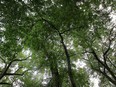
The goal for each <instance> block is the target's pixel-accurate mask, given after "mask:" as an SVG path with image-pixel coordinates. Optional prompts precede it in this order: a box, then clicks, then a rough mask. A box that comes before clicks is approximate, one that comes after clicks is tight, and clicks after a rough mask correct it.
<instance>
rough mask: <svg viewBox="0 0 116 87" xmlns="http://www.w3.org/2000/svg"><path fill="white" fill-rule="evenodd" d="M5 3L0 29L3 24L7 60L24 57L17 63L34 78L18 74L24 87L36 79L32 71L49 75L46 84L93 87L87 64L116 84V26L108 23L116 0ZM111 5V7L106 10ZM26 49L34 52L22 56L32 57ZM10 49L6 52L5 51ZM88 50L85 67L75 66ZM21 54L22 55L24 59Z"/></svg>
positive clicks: (57, 0) (64, 86)
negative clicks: (108, 10)
mask: <svg viewBox="0 0 116 87" xmlns="http://www.w3.org/2000/svg"><path fill="white" fill-rule="evenodd" d="M0 4H1V5H0V6H1V7H0V8H1V10H0V12H1V14H0V17H1V28H2V29H3V28H4V29H3V30H2V32H1V33H2V36H1V41H2V40H4V39H2V38H4V37H5V40H4V41H2V44H1V46H0V47H1V49H2V50H0V52H1V54H0V55H1V58H2V59H3V60H5V61H7V60H8V59H10V58H11V59H10V60H8V61H9V62H14V61H15V60H16V61H17V60H18V61H20V62H19V63H15V64H16V65H18V66H24V68H26V69H29V71H28V72H27V75H28V76H29V77H30V78H29V80H27V78H28V76H27V77H26V76H25V75H24V78H23V77H21V78H20V77H14V78H16V79H18V80H20V81H21V84H23V86H27V87H28V86H29V84H32V83H31V81H32V78H35V77H34V75H33V72H39V73H41V75H43V74H45V73H47V74H49V76H46V78H47V79H46V81H45V82H46V84H45V86H49V87H67V86H69V87H82V86H86V87H87V86H88V87H89V82H88V79H89V76H90V73H89V74H87V73H88V72H89V71H88V69H91V71H95V72H99V73H101V74H102V75H100V74H98V75H99V76H100V77H101V81H103V78H102V77H106V78H107V79H108V81H110V82H111V83H112V84H114V85H115V81H116V80H115V71H113V69H115V59H114V56H113V55H114V54H115V49H112V48H111V43H114V42H115V39H113V38H115V30H114V27H113V28H112V29H110V28H109V27H108V23H110V20H109V14H110V13H111V11H114V2H113V1H108V0H106V1H100V2H99V1H97V0H95V1H93V0H88V1H84V0H82V1H81V0H80V1H76V0H72V1H71V0H53V1H52V0H49V1H48V0H41V1H39V0H27V1H23V0H17V1H16V0H11V1H6V0H1V1H0ZM108 6H109V7H108ZM110 7H111V11H110V12H107V9H108V8H110ZM101 8H102V9H101ZM107 28H108V29H107ZM109 31H110V33H108V32H109ZM107 35H108V37H107V38H108V40H106V42H105V43H103V45H102V41H101V40H103V37H106V36H107ZM107 41H109V42H107ZM6 44H7V45H6ZM104 44H105V45H104ZM9 47H10V49H9ZM101 48H103V50H102V49H101ZM26 49H28V50H27V52H30V54H31V57H29V58H26V59H27V60H26V61H22V60H25V57H28V56H29V54H27V56H26V55H25V54H26V53H25V54H22V52H25V51H26ZM6 50H7V51H6ZM5 51H6V52H7V54H4V52H5ZM83 53H85V54H84V55H85V56H87V55H88V57H86V58H85V59H86V60H87V61H86V62H85V63H86V68H83V69H81V68H78V69H76V66H75V64H74V61H77V60H79V59H80V60H82V59H83V58H82V57H84V55H83ZM112 53H113V55H111V54H112ZM101 54H103V59H101V57H100V56H101ZM14 56H15V57H14ZM20 56H22V57H23V58H21V59H20ZM109 56H110V58H109ZM7 58H8V59H7ZM111 59H112V61H111ZM82 61H83V60H82ZM109 66H112V67H109ZM8 68H9V67H8ZM18 68H19V67H18ZM9 69H10V68H9ZM23 70H24V69H22V71H23ZM103 70H104V71H103ZM11 71H12V70H11ZM2 72H3V70H2ZM107 72H108V73H107ZM14 74H15V73H14ZM30 74H31V75H32V76H30ZM36 75H37V76H38V74H36ZM83 76H85V77H83ZM38 77H39V76H38ZM40 77H41V76H40ZM82 77H83V78H82ZM82 79H84V80H82ZM42 80H44V78H42V79H41V78H39V83H38V84H37V86H38V85H40V86H41V85H42ZM26 81H27V82H26ZM37 81H38V79H36V81H35V82H37ZM23 82H24V83H23ZM43 82H44V81H43ZM79 82H80V83H79ZM19 83H20V82H19ZM19 83H18V84H19ZM15 84H16V83H15ZM21 84H19V85H20V86H21ZM35 84H36V83H35ZM109 85H110V84H109Z"/></svg>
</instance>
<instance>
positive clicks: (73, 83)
mask: <svg viewBox="0 0 116 87" xmlns="http://www.w3.org/2000/svg"><path fill="white" fill-rule="evenodd" d="M59 36H60V39H61V43H62V46H63V48H64V52H65V55H66V59H67V65H68V75H69V78H70V81H71V85H72V87H76V83H75V81H74V78H73V74H72V68H71V62H70V56H69V53H68V50H67V47H66V45H65V43H64V40H63V37H62V35H61V33H59Z"/></svg>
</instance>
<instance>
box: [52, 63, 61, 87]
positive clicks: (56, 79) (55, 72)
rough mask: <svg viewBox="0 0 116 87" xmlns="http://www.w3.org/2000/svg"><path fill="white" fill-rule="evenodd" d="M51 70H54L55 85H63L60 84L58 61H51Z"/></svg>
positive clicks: (58, 86)
mask: <svg viewBox="0 0 116 87" xmlns="http://www.w3.org/2000/svg"><path fill="white" fill-rule="evenodd" d="M50 70H51V72H52V81H53V84H52V86H53V87H61V85H60V77H59V72H58V68H57V63H56V62H54V63H53V62H51V63H50Z"/></svg>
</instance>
